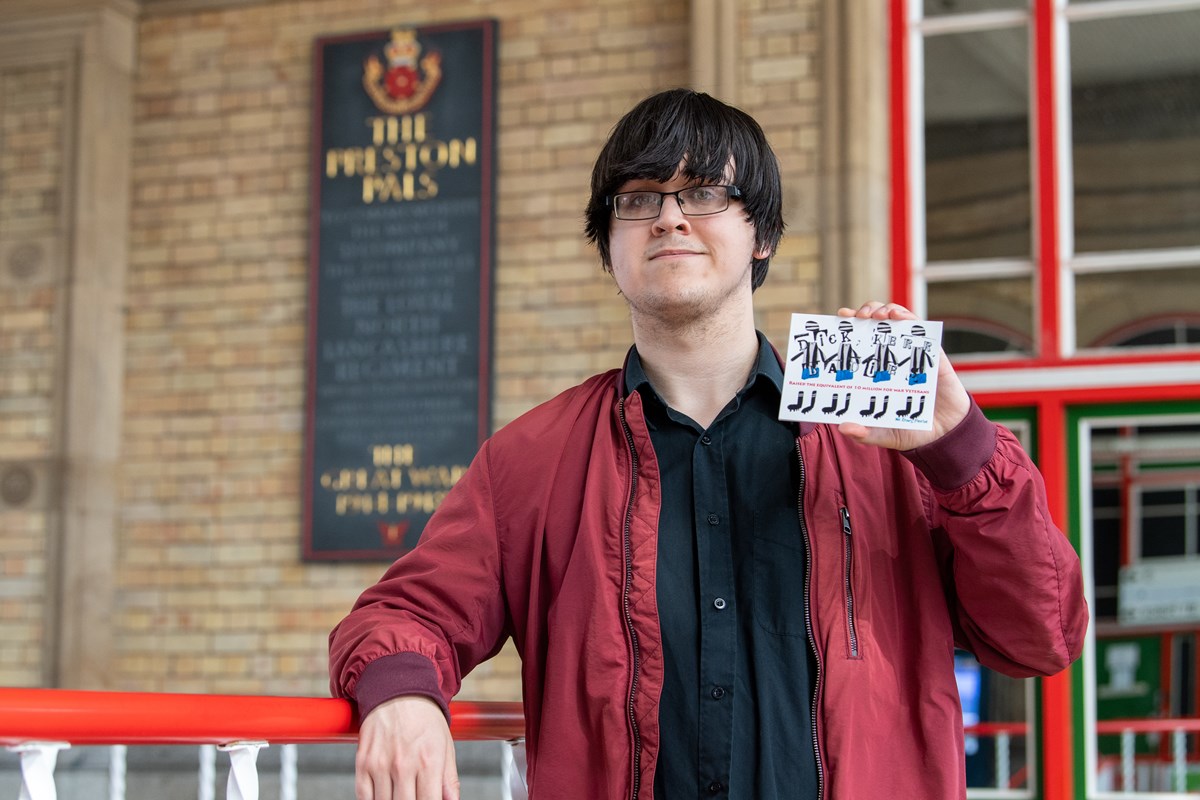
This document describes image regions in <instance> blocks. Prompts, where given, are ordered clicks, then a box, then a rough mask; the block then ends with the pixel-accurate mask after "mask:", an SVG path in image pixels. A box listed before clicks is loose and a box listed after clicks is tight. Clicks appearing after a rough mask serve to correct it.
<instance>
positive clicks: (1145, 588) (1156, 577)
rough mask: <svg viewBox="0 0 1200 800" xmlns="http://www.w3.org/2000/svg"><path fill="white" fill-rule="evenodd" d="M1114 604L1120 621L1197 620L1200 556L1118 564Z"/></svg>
mask: <svg viewBox="0 0 1200 800" xmlns="http://www.w3.org/2000/svg"><path fill="white" fill-rule="evenodd" d="M1117 604H1118V617H1119V619H1120V621H1121V623H1122V624H1124V625H1148V624H1158V623H1169V622H1196V621H1200V559H1192V560H1178V561H1175V560H1172V561H1153V562H1147V561H1143V562H1141V563H1138V564H1134V565H1132V566H1128V567H1122V568H1121V575H1120V579H1119V584H1118V595H1117Z"/></svg>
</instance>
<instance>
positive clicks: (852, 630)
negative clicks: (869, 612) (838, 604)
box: [838, 506, 862, 658]
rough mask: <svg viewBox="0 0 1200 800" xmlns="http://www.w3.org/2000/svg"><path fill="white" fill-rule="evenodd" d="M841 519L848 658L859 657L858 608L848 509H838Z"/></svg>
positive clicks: (851, 530)
mask: <svg viewBox="0 0 1200 800" xmlns="http://www.w3.org/2000/svg"><path fill="white" fill-rule="evenodd" d="M838 513H839V515H840V516H841V520H842V604H843V607H844V608H845V622H846V650H847V654H848V655H849V656H850V658H860V657H861V655H862V652H861V646H860V644H859V640H858V618H857V616H856V615H857V612H858V609H857V607H856V606H855V598H854V529H853V526H851V524H850V509H848V508H846V507H845V506H842V507H841V508H840V509H838Z"/></svg>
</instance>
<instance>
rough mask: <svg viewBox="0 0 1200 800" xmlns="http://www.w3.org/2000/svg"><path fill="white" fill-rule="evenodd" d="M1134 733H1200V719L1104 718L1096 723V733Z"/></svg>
mask: <svg viewBox="0 0 1200 800" xmlns="http://www.w3.org/2000/svg"><path fill="white" fill-rule="evenodd" d="M1125 731H1133V732H1134V733H1173V732H1175V731H1188V732H1190V733H1200V719H1184V718H1179V719H1104V720H1099V721H1098V722H1097V723H1096V733H1099V734H1102V735H1109V734H1121V733H1124V732H1125Z"/></svg>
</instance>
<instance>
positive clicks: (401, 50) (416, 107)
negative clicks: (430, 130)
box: [363, 29, 442, 115]
mask: <svg viewBox="0 0 1200 800" xmlns="http://www.w3.org/2000/svg"><path fill="white" fill-rule="evenodd" d="M421 49H422V48H421V43H420V42H419V41H417V33H416V31H413V30H406V29H399V30H394V31H392V38H391V40H390V41H389V42H388V43H387V44H386V45H384V47H383V56H384V58H385V59H386V63H385V62H384V61H381V60H380V59H379V56H378V55H372V56H370V57H369V58H368V59H367V61H366V64H364V65H363V88H364V89H366V90H367V94H368V95H370V97H371V101H372V102H374V103H375V106H376V108H378V109H379V110H380V111H382V112H384V113H385V114H392V115H400V114H412V113H414V112H416V111H420V110H421V109H422V108H424V107H425V105H426V104H427V103H428V102H429V100H430V98H432V97H433V93H434V91H435V90H436V89H437V87H438V84H439V83H441V80H442V55H441V53H437V52H432V53H428V54H426V55H424V56H422V55H421Z"/></svg>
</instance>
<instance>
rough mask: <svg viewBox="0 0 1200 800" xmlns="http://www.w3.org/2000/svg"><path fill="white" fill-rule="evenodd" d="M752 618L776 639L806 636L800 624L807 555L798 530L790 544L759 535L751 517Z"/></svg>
mask: <svg viewBox="0 0 1200 800" xmlns="http://www.w3.org/2000/svg"><path fill="white" fill-rule="evenodd" d="M754 523H755V524H754V536H753V539H752V541H751V546H752V547H753V549H754V581H753V583H754V585H753V590H752V594H751V597H752V601H753V603H754V619H755V620H756V621H757V622H758V625H759V627H761V628H762V629H763V630H765V631H767V632H768V633H773V634H776V635H778V636H807V635H808V628H807V626H806V625H805V621H804V592H805V580H806V576H805V570H806V568H807V556H806V554H805V548H804V542H803V540H802V539H801V535H800V531H798V530H797V531H796V537H795V539H794V540H792V541H778V540H777V539H775V538H767V537H766V536H763V535H761V532H760V530H759V525H758V515H757V514H756V515H755V518H754Z"/></svg>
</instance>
